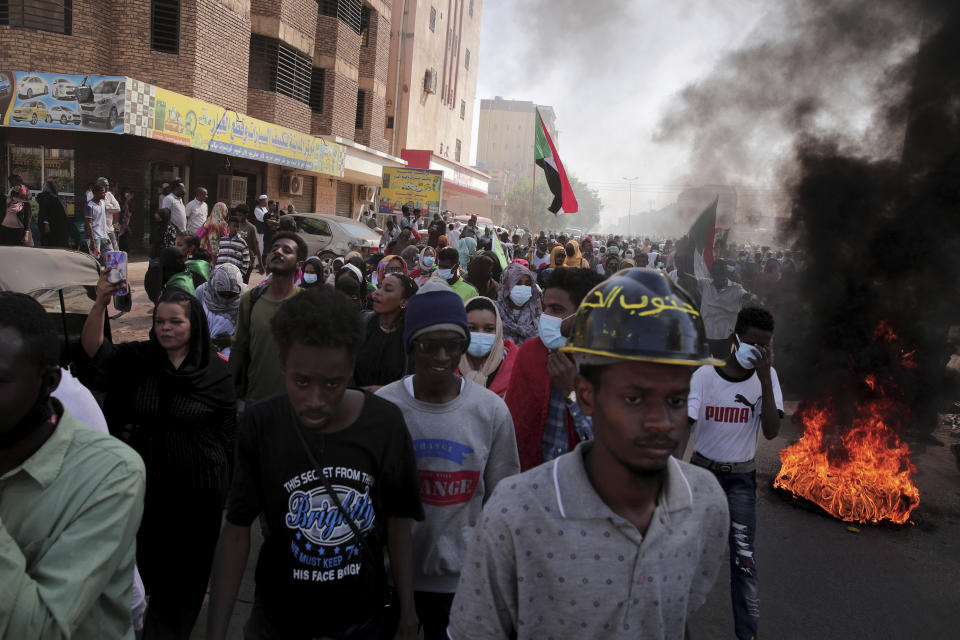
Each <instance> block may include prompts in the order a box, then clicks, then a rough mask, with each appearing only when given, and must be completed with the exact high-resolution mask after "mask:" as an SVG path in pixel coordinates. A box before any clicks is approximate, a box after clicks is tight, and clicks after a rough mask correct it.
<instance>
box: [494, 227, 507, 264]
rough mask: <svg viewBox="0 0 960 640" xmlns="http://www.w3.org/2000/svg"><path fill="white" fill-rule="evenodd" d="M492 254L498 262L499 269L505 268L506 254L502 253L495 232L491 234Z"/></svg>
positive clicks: (501, 244) (500, 244) (500, 243)
mask: <svg viewBox="0 0 960 640" xmlns="http://www.w3.org/2000/svg"><path fill="white" fill-rule="evenodd" d="M493 254H494V255H495V256H497V259H498V260H500V268H501V269H506V268H507V254H506V253H505V252H504V251H503V243H502V242H500V238H498V237H497V233H496V231H494V233H493Z"/></svg>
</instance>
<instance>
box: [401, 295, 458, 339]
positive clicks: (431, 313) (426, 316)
mask: <svg viewBox="0 0 960 640" xmlns="http://www.w3.org/2000/svg"><path fill="white" fill-rule="evenodd" d="M427 331H458V332H459V333H461V334H463V337H464V338H466V339H467V341H468V342H469V340H470V328H469V326H468V325H467V311H466V309H465V308H464V306H463V299H462V298H460V296H459V295H457V294H456V293H454V291H453V290H452V289H447V290H439V291H437V290H434V291H424V292H422V293H418V294H417V295H415V296H413V297H412V298H410V302H408V303H407V310H406V311H405V312H404V314H403V344H405V345H406V346H407V349H409V348H410V343H411V342H412V341H413V340H414V338H416V337H417V336H418V335H420V334H421V333H426V332H427Z"/></svg>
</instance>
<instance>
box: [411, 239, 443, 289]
mask: <svg viewBox="0 0 960 640" xmlns="http://www.w3.org/2000/svg"><path fill="white" fill-rule="evenodd" d="M427 251H432V252H433V264H432V265H430V266H429V267H426V266H424V264H423V259H424V258H426V257H427V256H426V254H427ZM438 252H439V248H438V249H436V250H434V248H433V247H429V246H428V247H424V248H423V250H422V251H421V252H420V262H419V263H418V268H417V270H416V271H414V272H413V273H411V274H410V276H411V277H412V278H413V279H414V281H415V282H416V283H417V286H418V287H422V286H423V285H425V284H426V283H427V281H429V280H430V278H431V277H432V276H433V272H434V271H436V270H437V253H438Z"/></svg>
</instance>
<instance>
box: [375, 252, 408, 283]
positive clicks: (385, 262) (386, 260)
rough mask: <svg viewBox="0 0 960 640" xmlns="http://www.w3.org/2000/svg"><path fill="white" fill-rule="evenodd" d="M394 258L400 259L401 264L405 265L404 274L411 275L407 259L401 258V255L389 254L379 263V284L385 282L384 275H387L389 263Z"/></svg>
mask: <svg viewBox="0 0 960 640" xmlns="http://www.w3.org/2000/svg"><path fill="white" fill-rule="evenodd" d="M392 260H399V261H400V264H402V265H403V275H405V276H406V275H409V274H410V270H409V269H407V261H406V260H404V259H403V258H401V257H400V256H395V255H389V256H384V257H383V259H382V260H380V262H378V263H377V284H378V285H379V284H383V277H384V276H385V275H386V271H387V265H388V264H390V262H391V261H392Z"/></svg>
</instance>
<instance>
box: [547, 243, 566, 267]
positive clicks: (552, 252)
mask: <svg viewBox="0 0 960 640" xmlns="http://www.w3.org/2000/svg"><path fill="white" fill-rule="evenodd" d="M561 251H563V252H564V253H566V251H567V250H566V249H564V248H563V247H561V246H559V245H557V246H556V247H554V248H553V249H551V250H550V266H551V267H553V268H554V269H556V268H557V267H564V266H566V264H567V263H566V260H564V261H563V262H562V263H560V264H557V254H558V253H560V252H561Z"/></svg>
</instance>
